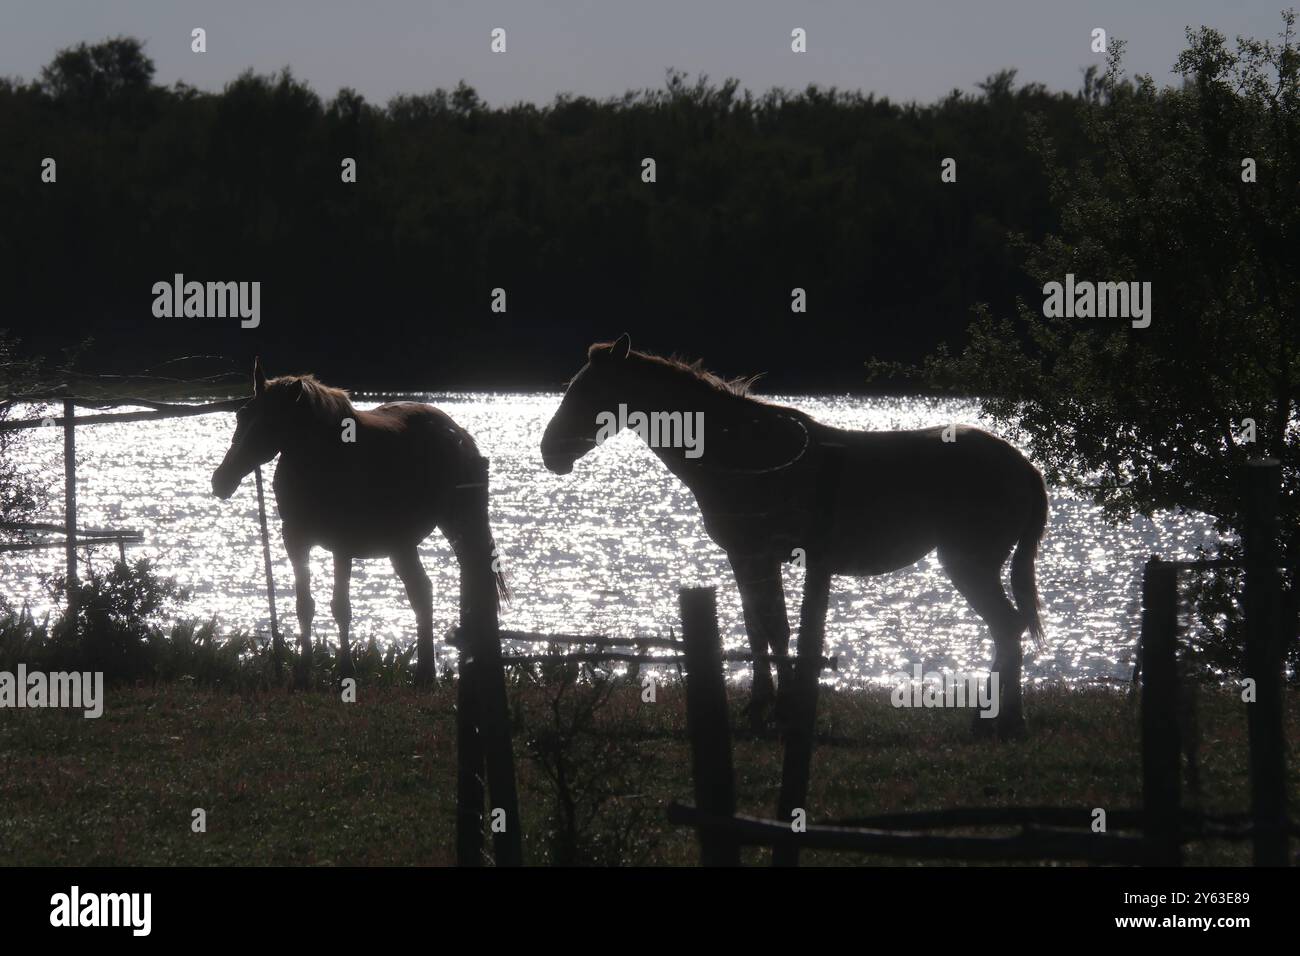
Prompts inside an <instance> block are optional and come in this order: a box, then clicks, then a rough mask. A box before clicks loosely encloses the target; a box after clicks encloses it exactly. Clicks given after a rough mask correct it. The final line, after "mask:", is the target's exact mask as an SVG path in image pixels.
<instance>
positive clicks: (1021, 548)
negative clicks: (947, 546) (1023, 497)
mask: <svg viewBox="0 0 1300 956" xmlns="http://www.w3.org/2000/svg"><path fill="white" fill-rule="evenodd" d="M1030 470H1031V471H1032V472H1033V490H1032V492H1031V494H1032V496H1033V500H1032V502H1031V505H1030V512H1029V521H1028V523H1027V524H1026V525H1025V528H1024V530H1023V531H1022V532H1021V533H1020V540H1019V541H1017V542H1016V552H1015V554H1013V555H1012V556H1011V593H1012V595H1014V596H1015V599H1016V609H1017V610H1018V611H1020V613H1021V614H1023V615H1024V617H1025V619H1026V621H1027V622H1028V624H1029V636H1030V637H1032V638H1033V639H1034V644H1035V645H1037V647H1038V648H1039V649H1042V647H1043V620H1042V617H1041V616H1040V615H1039V611H1040V610H1041V609H1042V602H1041V601H1039V599H1038V581H1037V579H1036V577H1035V574H1034V559H1035V558H1036V557H1037V556H1038V543H1039V541H1041V540H1042V537H1043V532H1044V531H1045V530H1046V529H1047V484H1046V482H1045V481H1044V480H1043V475H1042V472H1040V471H1039V470H1038V469H1037V468H1034V467H1033V466H1032V465H1031V466H1030Z"/></svg>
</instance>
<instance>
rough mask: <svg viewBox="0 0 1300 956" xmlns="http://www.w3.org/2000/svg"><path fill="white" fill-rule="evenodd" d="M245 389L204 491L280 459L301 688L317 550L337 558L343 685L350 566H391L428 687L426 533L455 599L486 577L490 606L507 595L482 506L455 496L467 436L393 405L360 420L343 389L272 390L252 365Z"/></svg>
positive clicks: (221, 491)
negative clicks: (378, 562)
mask: <svg viewBox="0 0 1300 956" xmlns="http://www.w3.org/2000/svg"><path fill="white" fill-rule="evenodd" d="M253 389H254V396H253V399H252V401H250V402H249V403H248V404H247V405H245V406H243V407H242V408H241V409H240V410H239V412H238V413H237V414H236V421H237V424H236V426H235V436H234V438H233V439H232V440H231V443H230V448H229V450H228V451H227V452H226V457H225V458H224V459H223V460H222V462H221V464H220V465H219V466H218V467H217V470H216V471H214V472H213V473H212V491H213V494H215V495H217V497H219V498H222V499H226V498H229V497H230V496H231V495H232V494H234V491H235V488H237V487H238V486H239V482H240V481H241V480H242V479H243V478H244V476H245V475H247V474H249V472H251V471H252V470H253V469H254V468H256V467H257V466H258V465H262V464H265V463H267V462H269V461H270V460H271V459H272V458H274V457H275V456H276V455H279V456H280V463H279V465H278V466H277V467H276V470H275V480H274V482H273V487H274V488H275V500H276V503H277V504H278V505H279V507H280V517H281V519H282V520H283V522H284V546H285V550H286V551H288V552H289V560H290V562H291V563H292V564H293V577H294V590H295V592H296V596H297V611H298V643H299V646H300V647H301V649H302V655H303V657H302V660H303V667H302V669H301V670H300V671H299V677H298V679H299V683H300V684H301V683H305V681H306V675H307V672H308V671H309V670H310V666H311V637H310V635H311V622H312V618H313V617H314V616H315V611H316V603H315V601H313V600H312V597H311V574H310V570H309V568H308V561H307V558H308V554H309V553H310V552H311V549H312V548H313V547H315V546H316V545H320V546H321V547H323V548H325V549H326V550H327V551H330V552H332V553H333V555H334V599H333V600H332V601H331V602H330V610H332V611H333V613H334V620H335V621H337V622H338V626H339V644H340V654H339V676H340V677H350V676H352V674H353V668H352V654H351V648H350V646H349V635H348V631H349V627H350V624H351V621H352V607H351V603H350V601H349V598H348V586H349V583H350V581H351V576H352V559H353V558H374V557H387V558H389V559H390V560H391V561H392V564H393V570H394V571H396V572H397V576H398V577H399V578H401V579H402V584H404V585H405V586H406V595H407V597H408V598H409V599H410V601H411V606H412V607H413V608H414V609H415V619H416V624H417V630H416V633H417V649H418V654H419V658H418V663H417V665H416V680H417V682H419V683H428V682H429V681H430V680H432V678H433V676H434V660H433V585H432V584H430V582H429V576H428V575H427V574H426V573H425V571H424V568H423V566H421V564H420V556H419V553H418V551H417V548H418V547H419V544H420V542H421V541H423V540H424V539H425V538H426V537H428V536H429V534H430V533H431V532H432V531H433V529H434V528H440V529H441V530H442V532H443V534H445V535H446V536H447V540H448V541H450V542H451V546H452V550H453V551H454V552H455V554H456V559H457V561H458V562H459V563H460V573H461V593H462V595H464V594H465V593H466V586H467V580H470V581H472V580H474V579H476V578H477V577H481V576H482V575H484V574H493V575H495V582H494V585H495V588H496V593H497V596H498V599H500V598H504V597H507V596H508V592H507V590H506V586H505V579H504V578H503V577H502V575H501V573H500V571H499V570H498V569H497V562H496V561H495V545H494V544H493V541H492V532H491V530H490V529H489V527H488V518H487V512H486V508H485V507H477V506H475V505H473V504H472V502H473V501H474V500H475V499H474V498H473V497H472V496H467V495H464V494H461V493H460V492H459V491H458V489H463V488H466V487H469V486H471V485H472V484H473V483H475V482H479V483H481V481H482V477H481V476H482V470H481V469H482V468H483V465H482V461H483V459H482V458H481V456H480V455H479V452H478V447H477V446H476V445H475V444H474V439H473V438H472V437H470V435H469V433H468V432H467V431H465V429H463V428H461V427H460V426H459V425H457V424H456V423H455V422H453V421H452V420H451V419H450V418H449V417H448V416H447V415H446V414H444V413H443V412H441V411H439V410H438V409H436V408H434V407H432V406H430V405H422V404H420V403H418V402H392V403H390V404H387V405H381V406H379V407H378V408H376V409H374V410H372V411H368V412H363V411H359V410H358V409H356V408H354V407H353V405H352V402H351V401H350V400H349V398H348V395H347V393H346V392H344V391H343V390H341V389H337V388H330V387H329V386H327V385H323V384H321V383H320V382H318V381H316V379H315V378H313V377H312V376H310V375H301V376H284V377H282V378H276V379H272V380H271V381H269V382H268V381H267V379H266V376H265V375H264V374H263V373H262V363H261V361H260V360H259V361H257V363H256V364H255V365H254V369H253Z"/></svg>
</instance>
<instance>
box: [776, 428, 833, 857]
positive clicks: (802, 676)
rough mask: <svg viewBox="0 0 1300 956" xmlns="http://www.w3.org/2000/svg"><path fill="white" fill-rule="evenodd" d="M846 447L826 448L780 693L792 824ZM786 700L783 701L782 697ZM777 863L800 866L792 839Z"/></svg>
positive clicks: (785, 791)
mask: <svg viewBox="0 0 1300 956" xmlns="http://www.w3.org/2000/svg"><path fill="white" fill-rule="evenodd" d="M843 453H844V450H843V448H841V447H839V446H837V445H831V446H828V447H827V448H825V450H824V452H823V454H824V456H825V457H824V458H823V461H822V466H821V469H820V473H819V478H818V494H817V513H816V514H815V515H814V516H813V518H812V524H811V527H810V528H809V535H808V546H807V548H806V550H805V560H806V561H807V570H806V572H805V576H804V585H803V603H802V605H801V606H800V608H799V645H798V653H797V656H796V661H795V667H794V687H793V688H792V693H789V694H787V693H785V692H784V691H783V690H779V691H778V695H777V712H778V714H781V713H782V711H784V716H783V717H782V719H783V721H784V722H785V724H786V731H785V754H784V757H783V759H782V762H781V796H780V799H779V800H778V802H777V817H778V818H779V819H780V820H781V822H783V823H790V822H791V821H792V819H793V814H794V811H795V810H803V811H804V812H805V814H806V812H807V809H808V807H807V802H808V778H809V775H810V773H811V771H812V753H813V736H814V733H815V731H816V729H817V687H818V684H819V683H820V681H821V671H822V646H823V644H824V643H825V640H826V610H827V606H828V605H829V602H830V590H831V571H830V561H829V557H828V555H827V553H826V552H827V549H828V547H829V544H830V537H831V526H832V519H833V515H834V506H835V499H836V497H837V495H838V492H839V484H840V474H841V472H842V470H843ZM783 698H784V700H783ZM772 865H773V866H798V865H799V845H798V844H797V843H796V842H794V841H790V842H788V843H785V844H778V845H776V846H774V847H773V848H772Z"/></svg>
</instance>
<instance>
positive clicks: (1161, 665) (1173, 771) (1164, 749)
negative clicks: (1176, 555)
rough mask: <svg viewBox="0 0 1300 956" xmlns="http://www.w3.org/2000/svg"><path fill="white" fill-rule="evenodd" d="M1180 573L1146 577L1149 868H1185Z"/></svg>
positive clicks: (1151, 568)
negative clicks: (1181, 724) (1182, 803)
mask: <svg viewBox="0 0 1300 956" xmlns="http://www.w3.org/2000/svg"><path fill="white" fill-rule="evenodd" d="M1177 638H1178V569H1177V568H1176V567H1175V566H1174V565H1172V564H1166V563H1165V562H1163V561H1161V560H1160V559H1159V558H1154V557H1153V558H1151V559H1150V560H1149V561H1147V563H1146V567H1145V569H1144V570H1143V573H1142V636H1141V641H1142V646H1141V657H1142V812H1143V838H1144V840H1145V842H1146V847H1147V849H1146V853H1145V858H1146V864H1147V865H1148V866H1181V865H1182V858H1183V851H1182V836H1181V815H1182V808H1181V791H1182V766H1181V753H1182V751H1181V747H1180V746H1179V729H1178V660H1177V643H1178V641H1177Z"/></svg>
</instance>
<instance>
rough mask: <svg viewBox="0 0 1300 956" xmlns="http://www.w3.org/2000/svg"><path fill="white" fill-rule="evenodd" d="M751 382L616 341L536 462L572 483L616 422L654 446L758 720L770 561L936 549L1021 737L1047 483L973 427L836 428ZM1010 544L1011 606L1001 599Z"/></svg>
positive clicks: (1010, 727) (1003, 727)
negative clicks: (724, 582) (698, 528)
mask: <svg viewBox="0 0 1300 956" xmlns="http://www.w3.org/2000/svg"><path fill="white" fill-rule="evenodd" d="M749 384H750V383H749V381H745V380H736V381H724V380H722V379H719V378H717V377H716V376H714V375H712V374H710V373H708V372H705V371H703V370H701V369H700V368H699V367H698V365H687V364H686V363H683V362H680V361H677V360H675V359H664V358H660V357H657V356H653V355H646V354H644V353H642V352H634V351H632V350H631V344H630V341H629V339H628V337H627V336H626V335H624V336H623V337H621V338H620V339H619V340H618V341H617V342H615V343H613V344H610V343H603V344H597V345H593V346H591V348H590V350H589V351H588V353H587V364H586V365H585V366H584V367H583V368H582V369H581V370H580V371H579V372H578V374H577V375H575V376H574V377H573V380H572V381H571V382H570V383H569V387H568V390H567V391H566V392H565V395H564V400H563V401H562V402H561V403H560V407H559V409H558V410H557V411H556V413H555V416H554V417H553V418H552V419H551V422H550V424H549V425H548V426H547V428H546V434H545V436H544V437H543V438H542V459H543V461H544V462H545V464H546V467H547V468H548V469H550V470H551V471H553V472H555V473H557V474H567V473H568V472H569V471H571V470H572V469H573V465H574V462H575V461H576V460H577V459H579V458H581V457H582V456H583V455H585V454H586V453H587V452H588V451H590V450H591V449H592V448H593V447H595V446H596V445H597V444H599V443H600V441H602V440H604V439H605V438H607V437H609V435H610V433H611V431H612V430H613V427H614V426H613V425H612V422H614V421H617V423H618V425H620V426H630V427H633V428H636V429H637V430H638V432H639V433H640V434H641V435H642V437H643V438H646V437H647V436H650V437H657V438H658V439H659V441H658V445H659V447H654V448H653V450H654V452H655V454H657V455H658V456H659V458H660V460H661V461H663V463H664V464H665V465H666V466H667V467H668V470H669V471H671V472H672V473H673V474H674V475H676V476H677V477H678V478H680V479H681V480H682V481H683V482H684V483H685V484H686V486H687V487H688V488H690V490H691V491H692V492H693V493H694V495H695V500H696V501H697V502H698V503H699V507H700V511H701V513H702V516H703V519H704V527H705V529H706V530H707V531H708V534H709V537H711V538H712V539H713V540H714V541H715V542H716V543H717V544H718V545H720V546H721V547H722V548H723V550H725V551H726V552H727V557H728V559H729V560H730V562H731V567H732V569H733V571H734V572H735V575H736V583H737V584H738V585H739V587H740V597H741V603H742V605H743V607H744V617H745V629H746V631H747V632H748V636H749V642H750V646H751V647H752V648H753V652H754V655H755V666H754V703H755V705H756V706H757V707H758V708H759V709H762V708H765V707H766V705H767V704H768V703H769V702H770V700H771V698H772V696H773V683H772V676H771V671H770V664H769V660H768V658H767V654H768V648H771V650H772V651H774V652H776V653H778V654H785V653H786V652H787V650H788V646H789V640H790V625H789V622H788V620H787V618H786V610H785V594H784V591H783V589H782V585H781V563H782V562H784V561H790V560H792V559H794V558H795V557H796V556H797V552H796V549H800V548H802V549H805V553H808V554H809V558H810V560H811V559H812V556H813V550H814V549H816V555H817V557H818V559H819V560H822V561H823V562H824V564H823V565H822V566H823V567H825V568H826V569H827V570H828V571H829V573H831V574H851V575H870V574H883V573H885V572H888V571H893V570H896V569H898V568H903V567H906V566H907V565H909V564H912V563H913V562H915V561H918V560H920V559H921V558H922V557H924V556H925V555H926V554H928V553H929V552H931V551H933V550H935V549H936V548H937V549H938V552H939V560H940V561H941V563H942V564H943V567H944V569H945V570H946V571H947V573H948V576H949V577H950V578H951V579H952V583H953V585H954V586H955V587H956V588H957V590H958V591H959V592H960V593H961V594H962V595H963V596H965V598H966V600H967V601H968V602H969V603H970V604H971V606H972V607H974V609H975V610H976V612H978V613H979V615H980V616H981V617H982V618H983V619H984V621H985V622H986V623H987V624H988V626H989V629H990V631H991V632H992V636H993V643H994V648H995V653H994V659H993V669H994V671H996V672H998V674H999V683H1000V685H1001V689H1002V694H1001V702H1000V712H999V715H998V719H997V723H998V730H999V732H1001V733H1004V734H1014V733H1016V732H1018V731H1019V730H1020V729H1021V728H1022V727H1023V716H1022V707H1021V695H1020V669H1021V659H1022V656H1021V647H1020V638H1021V635H1022V634H1023V633H1024V632H1025V630H1026V629H1028V630H1029V632H1030V634H1032V635H1033V637H1034V638H1035V640H1038V641H1041V638H1042V625H1041V623H1040V621H1039V616H1038V589H1037V585H1036V583H1035V580H1034V558H1035V555H1036V553H1037V551H1038V542H1039V539H1040V538H1041V537H1042V534H1043V530H1044V527H1045V525H1046V523H1047V490H1046V488H1045V486H1044V483H1043V477H1042V475H1041V474H1040V473H1039V472H1038V470H1037V469H1036V468H1034V466H1033V465H1032V464H1030V463H1029V462H1028V461H1027V460H1026V459H1025V458H1024V456H1022V455H1021V454H1020V452H1019V451H1017V450H1016V449H1015V448H1014V447H1012V446H1011V445H1009V444H1008V443H1006V442H1004V441H1002V440H1001V439H999V438H995V437H994V436H992V435H990V434H988V433H987V432H984V431H981V430H980V429H977V428H970V427H966V426H960V427H956V428H954V429H953V431H952V432H951V433H950V436H951V438H952V439H953V440H950V441H945V440H944V435H943V433H944V431H945V430H944V429H943V428H927V429H919V430H915V431H884V432H873V431H846V430H844V429H839V428H831V427H829V426H827V425H822V424H820V423H818V422H816V421H814V420H813V419H812V418H810V417H809V416H808V415H805V414H804V413H803V412H800V411H797V410H795V409H792V408H785V407H782V406H779V405H774V404H770V403H767V402H763V401H759V400H758V399H755V398H752V397H750V396H749V395H748V394H746V393H747V391H748V387H749ZM638 412H639V413H641V414H642V415H644V416H645V417H644V418H641V417H638V416H637V413H638ZM697 413H701V414H702V417H696V416H697ZM674 415H677V416H679V417H674ZM688 421H695V422H698V423H699V424H700V425H701V426H702V429H697V430H699V431H700V432H701V433H700V434H697V435H694V436H693V438H692V441H693V447H680V446H681V445H687V444H690V443H688V442H676V443H674V442H673V441H667V442H665V441H663V437H664V435H665V434H668V435H669V436H670V437H671V436H673V435H674V434H676V435H677V436H678V437H691V436H689V433H688V432H687V430H686V429H685V428H684V427H682V428H681V429H680V431H678V432H674V429H675V428H678V425H677V423H679V422H680V423H681V424H682V426H684V425H685V423H686V422H688ZM651 444H652V445H653V444H655V443H654V442H652V443H651ZM674 444H677V445H678V446H679V447H672V446H673V445H674ZM828 453H829V454H830V455H831V456H833V457H834V458H835V459H837V460H836V462H835V470H834V471H833V472H832V471H828V470H827V469H826V468H825V465H826V463H827V460H828ZM832 475H833V476H834V478H837V480H834V479H833V478H832V477H831V476H832ZM1013 547H1014V548H1015V554H1014V555H1013V556H1012V559H1011V590H1012V593H1013V594H1014V595H1015V598H1016V604H1014V605H1013V604H1012V603H1011V601H1010V600H1009V599H1008V598H1007V595H1006V593H1005V592H1004V591H1003V588H1002V566H1003V564H1004V562H1005V561H1006V559H1007V555H1008V554H1010V553H1011V550H1012V548H1013ZM806 600H808V595H807V594H805V601H806ZM787 676H788V675H787V674H786V672H784V670H783V673H782V679H783V680H784V679H785V678H786V677H787ZM975 723H976V726H977V727H980V726H981V725H983V726H985V727H987V726H988V725H989V724H992V723H993V721H979V720H977V721H976V722H975Z"/></svg>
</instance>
